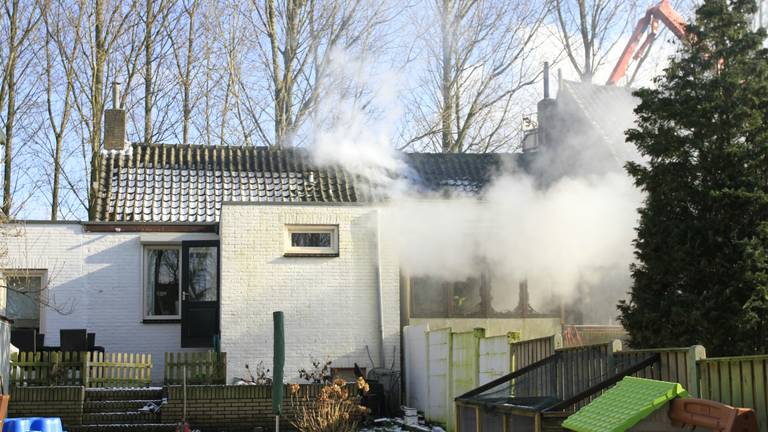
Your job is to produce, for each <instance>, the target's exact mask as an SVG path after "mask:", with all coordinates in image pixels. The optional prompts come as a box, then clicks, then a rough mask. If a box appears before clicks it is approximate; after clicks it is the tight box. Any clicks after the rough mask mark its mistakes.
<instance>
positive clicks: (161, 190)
mask: <svg viewBox="0 0 768 432" xmlns="http://www.w3.org/2000/svg"><path fill="white" fill-rule="evenodd" d="M131 150H132V152H129V153H128V154H127V155H120V154H114V153H105V154H103V155H102V157H103V158H104V161H103V162H104V166H105V167H106V170H105V173H104V175H102V176H101V179H100V182H101V184H100V189H99V190H100V191H101V194H100V196H99V197H98V199H97V212H96V220H97V221H133V220H139V221H146V222H215V221H216V220H218V216H219V212H220V210H221V205H222V202H224V201H243V202H338V203H349V202H369V201H373V200H377V199H383V198H384V197H382V196H379V194H376V193H375V191H372V190H371V188H370V187H369V184H368V183H367V182H366V181H365V180H364V179H361V178H359V177H357V176H355V175H353V174H351V173H349V172H347V171H345V170H344V169H342V168H341V167H340V166H317V165H315V164H313V163H312V161H311V158H310V155H309V154H308V153H307V152H306V151H305V150H302V149H282V150H273V149H268V148H264V147H220V146H198V145H172V144H151V145H144V144H133V148H132V149H131ZM402 156H403V160H404V161H405V163H406V165H407V166H408V167H409V170H408V180H409V181H410V182H412V183H413V184H414V185H415V186H416V187H418V188H420V189H421V190H423V191H432V192H443V191H452V192H462V193H469V194H477V193H479V192H480V191H481V190H482V189H483V188H484V187H485V186H486V185H487V184H488V183H489V182H490V181H491V179H492V177H493V175H494V174H495V173H496V171H497V170H498V169H499V168H500V167H501V166H502V165H504V164H505V163H511V162H513V161H515V160H516V155H514V154H434V153H405V154H403V155H402ZM310 179H313V181H310ZM372 192H373V193H372Z"/></svg>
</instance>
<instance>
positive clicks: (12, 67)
mask: <svg viewBox="0 0 768 432" xmlns="http://www.w3.org/2000/svg"><path fill="white" fill-rule="evenodd" d="M18 11H19V0H13V2H12V5H11V15H10V16H9V17H8V18H10V29H9V35H8V47H9V49H8V69H7V71H6V74H7V77H6V83H5V85H6V87H7V92H8V93H7V97H8V105H7V111H6V119H5V160H4V161H3V168H4V173H3V214H4V215H5V217H7V218H10V217H11V209H12V207H11V206H12V201H13V196H12V194H13V188H12V187H11V186H12V182H13V176H12V174H13V124H14V121H15V118H16V59H17V56H18V47H17V45H16V34H17V31H18V23H17V21H18Z"/></svg>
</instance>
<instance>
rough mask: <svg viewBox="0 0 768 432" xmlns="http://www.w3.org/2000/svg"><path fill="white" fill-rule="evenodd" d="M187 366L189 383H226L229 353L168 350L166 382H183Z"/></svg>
mask: <svg viewBox="0 0 768 432" xmlns="http://www.w3.org/2000/svg"><path fill="white" fill-rule="evenodd" d="M185 367H186V371H187V384H226V380H227V353H223V352H222V353H217V352H213V351H209V352H179V353H171V352H167V353H165V384H166V385H178V384H181V383H182V381H183V377H184V368H185Z"/></svg>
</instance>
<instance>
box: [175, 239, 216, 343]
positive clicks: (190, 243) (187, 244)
mask: <svg viewBox="0 0 768 432" xmlns="http://www.w3.org/2000/svg"><path fill="white" fill-rule="evenodd" d="M194 247H215V248H216V327H217V329H216V330H217V334H218V335H219V336H221V246H220V242H219V240H182V242H181V293H180V297H181V304H180V305H179V314H180V318H181V329H180V330H181V332H182V335H181V337H182V340H181V343H182V347H183V343H184V342H183V338H184V333H183V332H184V316H183V312H182V311H183V310H184V301H185V300H184V294H185V293H186V290H187V287H188V286H189V249H190V248H194ZM211 343H212V345H211V347H213V341H211ZM189 348H195V347H189ZM198 348H199V347H198Z"/></svg>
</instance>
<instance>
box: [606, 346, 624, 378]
mask: <svg viewBox="0 0 768 432" xmlns="http://www.w3.org/2000/svg"><path fill="white" fill-rule="evenodd" d="M621 348H622V346H621V340H619V339H614V340H613V341H612V342H611V344H610V345H609V346H608V372H609V373H611V374H615V373H616V372H617V371H616V359H614V357H613V353H616V352H619V351H621Z"/></svg>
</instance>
